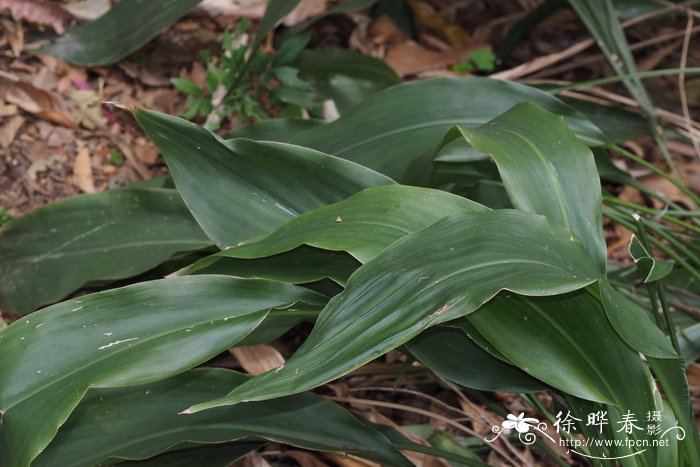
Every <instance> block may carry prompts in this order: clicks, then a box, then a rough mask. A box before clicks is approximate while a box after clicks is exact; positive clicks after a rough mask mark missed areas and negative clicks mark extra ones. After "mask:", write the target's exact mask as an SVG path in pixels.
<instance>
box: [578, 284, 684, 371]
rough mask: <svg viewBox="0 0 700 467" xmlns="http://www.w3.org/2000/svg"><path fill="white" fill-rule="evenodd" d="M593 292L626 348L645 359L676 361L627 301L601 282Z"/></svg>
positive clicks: (666, 344)
mask: <svg viewBox="0 0 700 467" xmlns="http://www.w3.org/2000/svg"><path fill="white" fill-rule="evenodd" d="M596 289H597V290H596V291H593V290H592V289H591V290H590V292H591V293H595V294H596V295H597V296H599V297H600V301H601V302H602V304H603V307H604V308H605V314H606V315H607V316H608V320H609V321H610V323H611V324H612V325H613V327H614V328H615V330H616V331H617V332H618V334H619V335H620V337H622V339H623V340H624V341H625V342H627V344H628V345H629V346H630V347H632V348H633V349H635V350H636V351H638V352H641V353H643V354H644V355H646V356H648V357H655V358H670V359H676V358H678V354H677V353H676V351H675V350H674V349H673V347H672V346H671V343H670V342H669V340H668V338H667V337H666V336H665V335H664V333H663V332H661V330H660V329H659V328H658V327H656V325H655V324H654V323H653V321H652V320H651V318H650V317H649V316H648V315H647V314H646V313H645V312H644V311H643V310H642V309H641V308H639V307H638V306H637V305H636V304H635V303H634V302H632V301H631V300H630V299H629V298H627V297H625V296H624V295H622V294H621V293H620V292H618V291H617V290H615V289H614V288H613V286H612V285H610V283H609V282H608V281H607V280H602V281H601V282H600V283H599V284H598V287H596Z"/></svg>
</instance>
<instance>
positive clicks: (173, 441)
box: [32, 369, 411, 467]
mask: <svg viewBox="0 0 700 467" xmlns="http://www.w3.org/2000/svg"><path fill="white" fill-rule="evenodd" d="M246 379H248V378H247V377H246V376H244V375H242V374H240V373H235V372H232V371H228V370H221V369H199V370H193V371H189V372H186V373H183V374H181V375H178V376H174V377H172V378H168V379H166V380H164V381H159V382H157V383H152V384H149V385H145V386H136V387H130V388H116V389H101V390H92V391H90V392H88V394H87V395H86V397H85V399H84V400H83V401H82V402H81V403H80V404H79V405H78V407H77V408H76V410H75V412H74V413H73V414H72V415H71V417H70V418H69V419H68V421H67V422H66V424H65V425H64V426H63V427H62V428H61V430H60V431H59V433H58V436H57V437H56V439H55V440H54V442H53V443H52V444H51V445H49V447H48V449H47V450H46V451H44V453H43V454H42V455H41V456H40V457H39V458H38V459H37V460H36V462H34V463H33V464H32V465H36V466H42V465H45V466H55V465H61V466H71V467H73V466H74V467H79V466H85V467H88V466H92V465H95V464H97V463H100V462H101V461H103V460H105V459H107V458H110V457H111V458H127V459H143V458H147V457H151V456H153V455H155V454H158V453H160V452H162V451H164V450H166V449H168V448H170V447H171V446H176V445H177V444H178V443H183V442H190V443H192V442H194V443H207V444H211V443H222V442H227V441H232V440H241V439H248V438H263V439H268V440H271V441H276V442H279V443H284V444H289V445H292V446H296V447H300V448H303V449H313V450H317V451H336V452H347V453H351V454H355V455H359V456H361V457H365V458H367V459H370V460H374V461H376V462H381V463H384V464H387V465H411V464H410V463H409V462H408V461H407V460H406V458H404V457H403V456H402V455H401V454H400V453H399V451H398V450H397V449H396V448H394V447H393V446H392V444H391V443H390V442H389V440H388V439H387V438H386V437H384V436H383V435H382V434H381V433H379V432H378V431H377V430H375V429H373V428H370V427H369V425H368V424H366V423H362V422H361V421H360V420H358V419H357V418H355V417H354V416H353V415H351V414H350V413H349V412H348V411H346V410H345V409H343V408H342V407H340V406H339V405H336V404H334V403H332V402H329V401H327V400H325V399H324V398H322V397H320V396H317V395H315V394H311V393H305V394H298V395H295V396H290V397H285V398H280V399H275V400H271V401H264V402H254V403H250V404H240V405H237V406H236V407H226V408H220V409H215V410H210V411H207V412H203V413H199V414H195V415H188V416H184V415H178V412H180V411H181V410H182V409H183V408H185V407H188V406H189V405H191V404H192V403H194V402H196V401H198V400H202V399H208V398H214V397H218V396H221V395H223V394H226V392H227V391H229V390H230V389H231V388H235V387H237V386H239V385H240V384H241V383H243V382H244V381H246ZM197 465H201V464H197Z"/></svg>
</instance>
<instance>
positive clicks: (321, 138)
mask: <svg viewBox="0 0 700 467" xmlns="http://www.w3.org/2000/svg"><path fill="white" fill-rule="evenodd" d="M524 101H533V102H536V103H538V104H540V105H542V106H543V107H545V108H546V109H548V110H549V111H551V112H553V113H555V114H557V115H563V116H564V117H565V120H566V122H567V124H568V125H569V127H570V128H571V129H572V130H573V131H574V133H576V135H577V136H578V137H580V138H582V139H583V140H584V141H585V142H587V143H591V144H602V142H604V141H605V136H604V135H603V134H602V132H601V131H600V130H599V129H598V128H597V127H595V126H594V125H593V124H591V123H590V122H589V121H588V120H586V119H585V118H584V117H583V116H582V115H581V114H580V113H579V112H578V111H576V110H574V109H572V108H571V107H569V106H567V105H565V104H563V103H562V102H561V101H559V100H557V99H556V98H555V97H553V96H551V95H550V94H548V93H546V92H544V91H540V90H538V89H535V88H531V87H528V86H525V85H522V84H517V83H512V82H507V81H499V80H491V79H487V78H438V79H428V80H421V81H415V82H412V83H406V84H401V85H398V86H394V87H392V88H390V89H387V90H385V91H383V92H381V93H379V94H376V95H375V96H373V97H371V98H369V99H368V100H367V101H365V102H364V103H363V104H362V106H358V107H356V108H354V109H352V110H351V111H350V112H349V113H347V114H346V115H343V116H342V117H341V118H339V119H338V120H336V121H334V122H331V123H329V124H327V125H323V126H320V127H318V128H314V129H312V130H309V131H308V132H306V133H303V134H301V135H299V137H297V138H296V139H294V140H293V141H292V142H293V143H294V144H299V145H302V146H307V147H312V148H314V149H318V150H319V151H323V152H325V153H328V154H333V155H336V156H340V157H343V158H345V159H348V160H351V161H354V162H357V163H359V164H362V165H364V166H366V167H369V168H371V169H374V170H377V171H379V172H382V173H384V174H386V175H388V176H390V177H392V178H393V179H394V180H397V181H399V182H401V183H426V184H427V183H428V180H429V178H430V173H431V165H432V159H433V153H434V152H435V150H436V149H437V147H438V145H439V144H440V141H441V140H442V137H443V136H444V135H445V133H446V132H447V130H448V129H449V128H451V127H453V126H454V125H461V126H463V127H468V128H473V127H476V126H479V125H481V124H483V123H486V122H487V121H489V120H491V119H493V118H495V117H497V116H498V115H500V114H502V113H503V112H505V111H506V110H508V109H510V108H511V107H512V106H513V105H515V104H517V103H519V102H524ZM436 103H438V104H436Z"/></svg>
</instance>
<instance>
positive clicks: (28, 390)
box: [0, 276, 324, 466]
mask: <svg viewBox="0 0 700 467" xmlns="http://www.w3.org/2000/svg"><path fill="white" fill-rule="evenodd" d="M299 301H307V302H309V303H311V304H316V303H323V302H324V300H323V299H322V297H319V296H318V295H317V294H315V293H313V292H310V291H308V290H305V289H301V288H298V287H296V286H293V285H289V284H284V283H281V282H272V281H264V280H255V279H239V278H233V277H226V276H197V277H180V278H174V279H166V280H160V281H153V282H145V283H140V284H136V285H133V286H129V287H124V288H121V289H115V290H110V291H107V292H100V293H96V294H93V295H87V296H83V297H80V298H77V299H74V300H68V301H66V302H63V303H59V304H57V305H53V306H51V307H48V308H45V309H43V310H41V311H37V312H36V313H33V314H32V315H31V316H29V317H27V318H23V319H20V320H18V321H16V322H14V323H13V324H12V325H10V326H9V327H8V328H7V329H5V330H4V331H2V332H1V333H0V350H1V351H2V354H3V356H4V358H3V359H2V360H0V381H2V382H3V384H2V385H0V413H2V426H1V427H0V465H12V466H23V465H28V464H29V462H30V461H31V460H32V459H34V458H35V457H36V456H37V455H38V454H39V453H40V452H41V450H42V449H43V448H44V447H45V446H46V445H47V444H48V443H49V441H50V440H51V438H53V436H54V435H55V433H56V431H57V430H58V427H59V426H60V425H61V424H62V423H63V422H64V421H65V420H66V418H67V417H68V415H69V414H70V413H71V411H72V410H73V408H74V407H75V406H76V405H77V404H78V401H79V400H80V399H81V398H82V397H83V395H84V394H85V392H86V391H87V390H88V388H90V387H118V386H127V385H133V384H141V383H147V382H150V381H155V380H158V379H163V378H166V377H168V376H171V375H173V374H176V373H179V372H181V371H183V370H186V369H188V368H191V367H193V366H195V365H197V364H199V363H202V362H204V361H206V360H207V359H209V358H211V357H212V356H214V355H216V354H217V353H219V352H221V351H223V350H225V349H227V348H228V347H230V346H231V345H233V344H235V343H236V342H238V341H240V340H241V339H242V338H244V337H245V336H247V335H248V334H249V333H250V332H251V331H252V330H254V329H255V328H256V326H257V325H258V324H259V323H260V322H261V321H262V320H263V319H264V317H265V316H266V315H267V313H268V312H269V310H270V309H272V308H282V307H288V306H290V305H293V304H294V303H296V302H299Z"/></svg>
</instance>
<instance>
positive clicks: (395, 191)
mask: <svg viewBox="0 0 700 467" xmlns="http://www.w3.org/2000/svg"><path fill="white" fill-rule="evenodd" d="M487 210H488V209H487V208H485V207H483V206H481V205H479V204H477V203H474V202H472V201H469V200H467V199H465V198H461V197H459V196H455V195H452V194H449V193H446V192H444V191H439V190H432V189H429V188H417V187H407V186H403V185H387V186H382V187H376V188H368V189H366V190H364V191H362V192H360V193H358V194H356V195H354V196H352V197H350V198H348V199H347V200H345V201H341V202H339V203H336V204H332V205H330V206H325V207H322V208H319V209H315V210H313V211H310V212H308V213H306V214H302V215H301V216H299V217H297V218H295V219H293V220H291V221H289V222H288V223H287V224H285V225H284V226H282V227H280V228H279V229H278V230H276V231H274V232H272V233H271V234H269V235H267V236H265V237H262V238H258V239H254V240H251V241H250V242H248V243H245V244H243V245H240V246H238V247H235V248H229V249H227V250H225V251H222V252H220V253H216V254H214V255H212V256H209V257H207V258H203V259H201V260H200V261H198V262H197V263H195V264H194V265H193V266H192V268H191V269H190V272H195V271H197V270H199V269H200V268H202V267H205V266H208V265H210V264H212V263H213V262H215V261H217V260H219V259H220V258H241V259H243V258H260V257H265V256H271V255H275V254H278V253H283V252H285V251H291V250H293V249H295V248H298V247H300V246H302V245H310V246H313V247H316V248H322V249H325V250H334V251H346V252H348V253H350V254H351V255H352V256H354V257H355V258H356V259H357V260H359V261H360V262H366V261H369V260H370V259H371V258H373V257H375V256H376V255H377V254H378V253H379V252H380V251H382V250H383V249H384V248H386V247H387V246H389V245H391V244H392V243H393V242H395V241H396V240H398V239H400V238H401V237H404V236H405V235H407V234H409V233H412V232H416V231H418V230H420V229H423V228H425V227H427V226H429V225H430V224H432V223H434V222H436V221H438V220H440V219H441V218H443V217H445V216H448V215H452V214H466V213H472V212H485V211H487Z"/></svg>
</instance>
